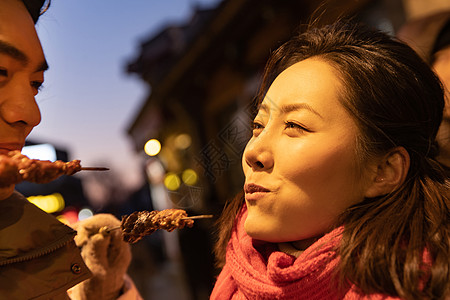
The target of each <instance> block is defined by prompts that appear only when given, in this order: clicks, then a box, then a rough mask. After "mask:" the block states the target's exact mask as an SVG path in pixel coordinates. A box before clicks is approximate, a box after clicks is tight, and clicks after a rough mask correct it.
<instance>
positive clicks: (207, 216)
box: [181, 215, 213, 220]
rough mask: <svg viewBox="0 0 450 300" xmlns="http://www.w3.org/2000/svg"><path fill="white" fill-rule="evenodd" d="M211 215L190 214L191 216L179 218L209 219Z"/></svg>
mask: <svg viewBox="0 0 450 300" xmlns="http://www.w3.org/2000/svg"><path fill="white" fill-rule="evenodd" d="M212 217H213V215H199V216H192V217H184V218H181V220H194V219H210V218H212Z"/></svg>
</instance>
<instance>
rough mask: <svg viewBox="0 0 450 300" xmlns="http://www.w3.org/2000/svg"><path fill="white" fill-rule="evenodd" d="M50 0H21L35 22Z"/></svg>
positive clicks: (45, 9)
mask: <svg viewBox="0 0 450 300" xmlns="http://www.w3.org/2000/svg"><path fill="white" fill-rule="evenodd" d="M50 1H51V0H22V2H23V3H24V4H25V7H26V8H27V10H28V12H29V13H30V15H31V17H32V18H33V21H34V23H36V22H37V21H38V19H39V17H40V16H41V15H42V14H43V13H44V12H45V11H47V9H48V8H49V6H50Z"/></svg>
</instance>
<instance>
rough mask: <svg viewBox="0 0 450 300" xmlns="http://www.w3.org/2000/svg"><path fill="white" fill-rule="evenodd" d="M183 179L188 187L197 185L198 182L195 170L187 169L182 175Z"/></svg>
mask: <svg viewBox="0 0 450 300" xmlns="http://www.w3.org/2000/svg"><path fill="white" fill-rule="evenodd" d="M181 179H182V180H183V182H184V183H185V184H187V185H195V184H196V183H197V181H198V175H197V173H196V172H195V171H194V170H192V169H186V170H184V171H183V173H182V174H181Z"/></svg>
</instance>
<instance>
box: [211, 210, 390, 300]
mask: <svg viewBox="0 0 450 300" xmlns="http://www.w3.org/2000/svg"><path fill="white" fill-rule="evenodd" d="M246 217H247V209H246V206H245V205H244V207H243V209H242V210H241V212H240V213H239V215H238V216H237V219H236V222H235V225H234V228H233V231H232V235H231V239H230V241H229V243H228V246H227V254H226V264H225V266H224V268H223V269H222V271H221V273H220V275H219V277H218V279H217V282H216V285H215V287H214V289H213V292H212V294H211V299H212V300H217V299H305V300H306V299H307V300H315V299H317V300H319V299H320V300H326V299H333V300H334V299H364V298H365V297H364V296H362V295H360V294H358V293H357V292H356V289H355V288H354V287H352V288H350V287H349V288H348V289H346V290H342V289H341V290H340V291H339V292H338V289H337V287H336V279H335V277H334V276H335V270H336V266H337V264H338V261H339V258H338V255H337V253H336V250H335V249H336V247H337V246H338V244H339V242H340V240H341V235H342V231H343V227H339V228H336V229H334V230H333V231H331V232H330V233H328V234H326V235H324V236H323V237H322V238H320V239H319V240H317V241H316V242H315V243H314V244H313V245H311V246H310V247H308V248H307V249H306V250H305V251H304V252H303V253H301V254H300V256H299V257H297V258H295V257H294V256H291V255H288V254H286V253H283V252H281V251H279V250H278V247H277V245H276V244H272V243H266V242H261V241H256V240H253V239H252V238H251V237H250V236H248V235H247V234H246V232H245V230H244V222H245V219H246ZM365 299H394V298H388V297H384V296H381V295H377V296H374V295H372V296H371V297H370V298H365Z"/></svg>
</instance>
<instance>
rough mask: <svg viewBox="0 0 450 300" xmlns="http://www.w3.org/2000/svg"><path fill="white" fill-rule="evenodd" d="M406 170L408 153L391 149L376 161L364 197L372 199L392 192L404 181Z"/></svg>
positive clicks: (399, 149)
mask: <svg viewBox="0 0 450 300" xmlns="http://www.w3.org/2000/svg"><path fill="white" fill-rule="evenodd" d="M408 170H409V154H408V151H406V149H405V148H403V147H395V148H393V149H392V150H390V151H389V152H388V153H387V154H386V155H384V156H383V157H382V158H381V160H379V161H378V163H377V166H376V172H375V173H374V174H373V175H372V177H371V178H370V183H369V185H368V188H367V189H366V192H365V195H364V196H365V197H367V198H373V197H378V196H382V195H386V194H389V193H390V192H393V191H394V190H395V189H396V188H397V187H398V186H400V185H401V184H402V183H403V182H404V181H405V178H406V174H408Z"/></svg>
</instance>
